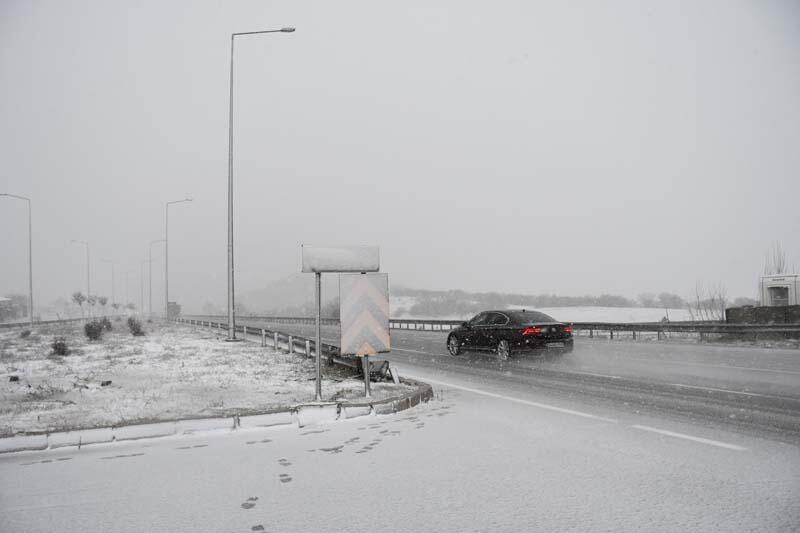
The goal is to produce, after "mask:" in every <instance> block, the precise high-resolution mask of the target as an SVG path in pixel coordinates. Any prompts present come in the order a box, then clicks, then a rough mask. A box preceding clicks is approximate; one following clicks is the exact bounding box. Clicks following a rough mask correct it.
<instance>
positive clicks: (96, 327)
mask: <svg viewBox="0 0 800 533" xmlns="http://www.w3.org/2000/svg"><path fill="white" fill-rule="evenodd" d="M83 331H84V333H86V337H87V338H88V339H89V340H90V341H97V340H100V339H101V338H102V337H103V323H102V322H100V321H99V320H92V321H91V322H87V323H86V325H85V326H83Z"/></svg>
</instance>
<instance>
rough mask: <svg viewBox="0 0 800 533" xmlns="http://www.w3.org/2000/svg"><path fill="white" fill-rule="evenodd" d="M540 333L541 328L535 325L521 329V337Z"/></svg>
mask: <svg viewBox="0 0 800 533" xmlns="http://www.w3.org/2000/svg"><path fill="white" fill-rule="evenodd" d="M541 334H542V328H539V327H536V326H534V327H532V328H525V329H524V330H522V336H523V337H530V336H532V335H541Z"/></svg>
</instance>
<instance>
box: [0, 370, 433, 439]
mask: <svg viewBox="0 0 800 533" xmlns="http://www.w3.org/2000/svg"><path fill="white" fill-rule="evenodd" d="M401 383H404V384H406V385H412V386H414V387H416V388H415V390H413V391H411V392H409V393H406V394H402V395H400V396H393V397H390V398H385V399H383V400H378V401H374V402H371V401H368V400H367V399H366V398H365V399H364V400H361V401H357V402H349V401H346V400H344V401H340V402H323V403H307V404H300V405H295V406H292V407H287V408H285V409H280V410H277V411H270V412H266V413H254V414H248V415H238V414H237V415H233V416H226V417H215V418H190V419H185V420H168V421H162V422H153V423H147V424H132V425H127V426H116V427H105V428H90V429H76V430H73V431H57V432H53V433H31V434H22V435H14V436H13V437H4V438H0V454H3V453H14V452H26V451H41V450H48V449H49V450H54V449H58V448H65V447H77V448H78V449H80V448H81V447H82V446H86V445H90V444H102V443H111V442H117V441H128V440H138V439H153V438H159V437H172V436H175V435H192V434H195V433H201V432H206V431H219V430H228V431H235V430H237V429H240V428H242V429H254V428H267V427H275V426H292V425H294V426H297V427H301V428H302V427H306V426H310V425H317V424H328V423H331V422H336V421H338V420H349V419H353V418H358V417H362V416H370V415H372V414H373V413H374V414H376V415H387V414H393V413H396V412H398V411H403V410H405V409H409V408H411V407H414V406H416V405H419V404H420V403H422V402H428V401H429V400H430V399H431V398H433V388H432V387H431V386H430V385H428V384H427V383H422V382H419V381H414V380H410V379H403V380H401Z"/></svg>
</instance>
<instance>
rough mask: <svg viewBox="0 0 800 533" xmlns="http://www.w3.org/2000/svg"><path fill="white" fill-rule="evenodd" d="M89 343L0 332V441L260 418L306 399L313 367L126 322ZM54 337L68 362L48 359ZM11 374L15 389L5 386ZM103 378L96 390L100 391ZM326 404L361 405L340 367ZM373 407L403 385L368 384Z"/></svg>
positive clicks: (194, 333) (357, 384) (52, 328)
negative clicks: (140, 330)
mask: <svg viewBox="0 0 800 533" xmlns="http://www.w3.org/2000/svg"><path fill="white" fill-rule="evenodd" d="M113 326H114V330H113V331H111V332H106V333H105V335H104V336H103V339H102V340H100V341H96V342H89V341H88V340H87V339H86V337H85V336H84V334H83V325H82V324H80V323H68V324H51V325H42V326H39V327H36V328H34V330H33V332H32V334H31V335H30V336H28V337H22V336H21V335H20V333H21V331H23V330H22V329H13V330H7V331H2V332H0V436H9V435H12V434H15V433H19V432H23V431H28V432H31V431H59V430H65V429H74V428H89V427H103V426H114V425H121V424H126V423H141V422H150V421H156V420H174V419H178V418H189V417H198V416H200V417H203V416H205V417H208V416H228V415H233V414H244V413H248V412H263V411H268V410H272V409H277V408H281V407H288V406H290V405H294V404H298V403H303V402H308V401H313V400H314V376H315V366H314V362H313V361H312V360H311V359H309V358H307V357H305V356H302V355H299V354H293V355H289V354H285V353H279V352H275V351H273V350H272V349H268V348H261V346H260V345H259V344H257V343H250V342H247V343H244V342H243V343H226V342H222V341H221V339H220V338H219V337H218V335H217V333H216V332H211V331H209V330H204V329H201V328H191V327H188V326H179V325H172V324H169V325H159V324H156V323H153V324H144V326H145V330H146V331H147V335H146V336H144V337H134V336H132V335H131V334H130V332H129V331H128V328H127V325H126V324H125V322H122V321H119V322H113ZM56 336H64V337H66V338H67V344H68V346H69V348H70V351H69V354H68V355H66V356H64V357H60V356H56V355H53V354H52V349H51V346H50V345H51V343H52V341H53V339H54V338H55V337H56ZM12 376H17V377H18V381H11V379H12ZM106 380H111V384H110V385H108V386H105V387H103V386H102V385H101V383H102V382H103V381H106ZM322 388H323V396H324V397H325V398H326V399H362V398H363V390H364V385H363V381H362V380H361V379H359V378H356V377H354V376H352V375H351V374H350V373H349V371H345V370H344V369H342V367H339V366H335V367H330V368H327V367H323V383H322ZM372 389H373V390H372V393H373V399H374V400H379V399H381V398H382V397H386V396H389V395H393V394H397V393H398V392H399V391H401V390H406V389H408V387H406V386H404V385H401V386H396V385H393V384H391V385H390V384H383V383H375V384H373V387H372Z"/></svg>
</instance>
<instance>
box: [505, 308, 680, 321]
mask: <svg viewBox="0 0 800 533" xmlns="http://www.w3.org/2000/svg"><path fill="white" fill-rule="evenodd" d="M512 308H515V309H521V308H522V306H512ZM527 309H531V308H527ZM536 310H537V311H541V312H542V313H545V314H548V315H550V316H552V317H553V318H556V319H558V320H561V321H566V322H659V321H660V320H661V319H662V318H664V317H665V316H667V315H669V320H671V321H673V322H679V321H684V320H691V317H690V316H689V312H688V311H687V310H686V309H668V310H665V309H659V308H650V307H590V306H587V307H540V308H536Z"/></svg>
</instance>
